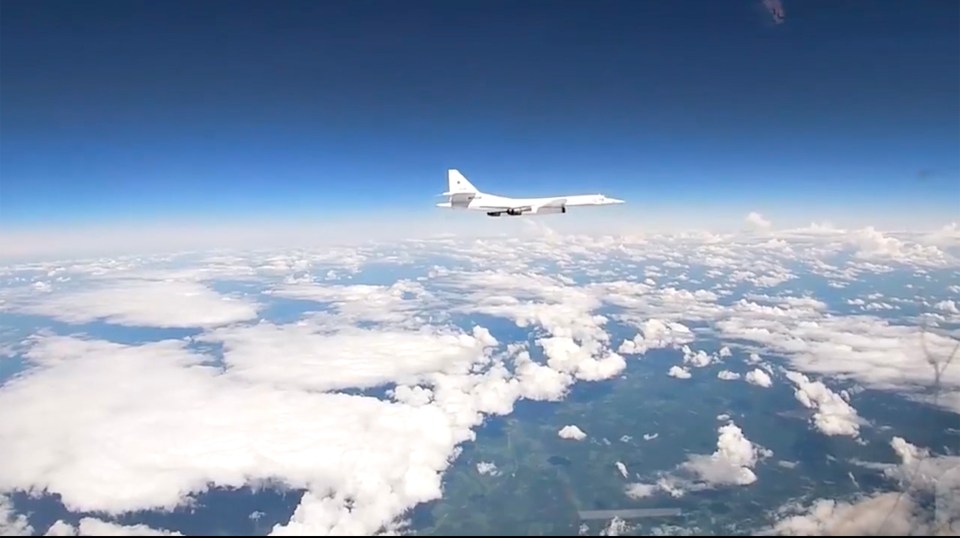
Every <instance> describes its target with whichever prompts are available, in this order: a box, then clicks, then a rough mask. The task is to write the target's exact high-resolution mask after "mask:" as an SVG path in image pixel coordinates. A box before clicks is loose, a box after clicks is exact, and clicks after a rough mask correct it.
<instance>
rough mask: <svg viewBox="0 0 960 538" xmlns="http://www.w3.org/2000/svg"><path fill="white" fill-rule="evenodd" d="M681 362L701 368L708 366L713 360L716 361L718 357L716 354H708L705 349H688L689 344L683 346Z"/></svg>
mask: <svg viewBox="0 0 960 538" xmlns="http://www.w3.org/2000/svg"><path fill="white" fill-rule="evenodd" d="M682 350H683V363H684V364H689V365H691V366H694V367H696V368H703V367H705V366H709V365H711V364H713V363H715V362H718V361H719V360H720V358H719V357H718V356H717V355H716V354H708V353H707V352H706V351H704V350H702V349H699V350H697V351H693V350H692V349H690V346H683V348H682Z"/></svg>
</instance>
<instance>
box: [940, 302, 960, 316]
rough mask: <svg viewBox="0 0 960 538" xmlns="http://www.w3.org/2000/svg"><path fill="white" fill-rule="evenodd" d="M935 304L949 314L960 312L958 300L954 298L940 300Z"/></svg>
mask: <svg viewBox="0 0 960 538" xmlns="http://www.w3.org/2000/svg"><path fill="white" fill-rule="evenodd" d="M933 306H934V308H936V309H937V310H940V311H941V312H947V313H948V314H960V308H957V303H956V301H954V300H952V299H948V300H945V301H940V302H938V303H936V304H935V305H933Z"/></svg>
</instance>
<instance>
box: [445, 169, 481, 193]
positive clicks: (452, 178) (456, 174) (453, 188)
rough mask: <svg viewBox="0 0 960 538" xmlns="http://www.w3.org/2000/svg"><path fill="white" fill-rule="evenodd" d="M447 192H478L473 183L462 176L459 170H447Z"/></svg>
mask: <svg viewBox="0 0 960 538" xmlns="http://www.w3.org/2000/svg"><path fill="white" fill-rule="evenodd" d="M447 192H448V193H449V194H473V193H477V192H480V191H478V190H477V188H476V187H474V186H473V183H470V181H469V180H468V179H467V178H465V177H463V174H461V173H460V171H459V170H455V169H452V168H451V169H450V170H447Z"/></svg>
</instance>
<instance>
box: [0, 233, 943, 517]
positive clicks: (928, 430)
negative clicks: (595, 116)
mask: <svg viewBox="0 0 960 538" xmlns="http://www.w3.org/2000/svg"><path fill="white" fill-rule="evenodd" d="M957 247H958V232H957V230H956V228H955V227H946V228H944V229H943V230H940V231H937V232H933V233H930V234H918V235H913V236H894V235H891V234H883V233H881V232H878V231H876V230H873V229H871V228H867V229H863V230H849V231H847V230H836V229H833V228H830V227H824V226H813V227H810V228H807V229H803V230H792V231H770V230H764V231H762V232H751V233H743V234H738V235H734V236H717V235H710V234H687V235H677V236H647V237H586V236H570V237H560V236H557V235H556V234H553V233H550V232H549V231H545V232H544V233H543V234H542V235H531V236H529V237H523V238H511V239H506V238H489V239H482V240H479V239H478V240H467V239H462V240H453V239H444V240H432V241H410V242H406V243H402V244H395V245H361V246H356V247H350V246H345V247H338V248H336V249H313V250H300V251H280V252H216V253H199V254H184V255H178V256H158V257H154V258H150V257H141V258H118V259H96V260H76V261H70V260H64V261H57V262H43V263H33V264H14V265H8V266H6V267H4V268H2V269H0V282H2V288H0V326H2V329H0V461H3V462H4V464H3V465H2V466H0V534H45V533H49V534H60V535H76V534H95V533H101V532H122V533H138V534H142V533H144V532H148V531H149V532H165V533H170V532H175V533H181V534H185V535H194V534H205V533H209V534H220V533H229V534H238V533H240V534H271V533H272V534H316V533H320V534H326V533H347V534H358V533H364V534H370V533H377V532H380V533H401V534H480V533H494V534H513V533H519V534H545V533H549V534H571V535H575V534H600V533H602V534H690V533H710V534H713V533H721V532H732V533H734V534H753V533H778V534H825V533H846V532H867V533H871V532H879V529H886V530H887V531H890V532H894V533H897V532H900V533H905V532H931V533H941V534H947V533H950V532H953V533H956V532H957V531H958V530H960V527H958V525H960V523H958V520H960V495H957V493H956V490H958V489H960V465H958V463H960V459H958V454H957V450H956V447H957V446H960V364H954V365H948V364H947V359H948V358H949V357H950V355H951V353H952V352H953V351H954V349H955V347H956V346H957V343H958V332H960V262H958V258H957V257H956V256H957V254H958V252H957ZM937 371H940V372H941V373H940V375H939V376H938V375H936V372H937ZM936 379H939V382H938V383H937V382H935V380H936ZM628 508H677V509H680V511H681V515H680V516H670V517H658V518H648V519H629V518H628V519H620V518H612V519H610V518H607V519H602V520H590V521H582V520H581V519H580V518H579V515H578V514H579V511H583V510H618V509H628Z"/></svg>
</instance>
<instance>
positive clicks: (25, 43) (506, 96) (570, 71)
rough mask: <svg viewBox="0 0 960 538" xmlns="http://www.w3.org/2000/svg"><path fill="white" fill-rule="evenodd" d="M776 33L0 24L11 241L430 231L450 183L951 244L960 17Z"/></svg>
mask: <svg viewBox="0 0 960 538" xmlns="http://www.w3.org/2000/svg"><path fill="white" fill-rule="evenodd" d="M783 7H784V11H785V18H784V20H783V21H782V23H780V24H776V23H775V22H774V21H773V18H772V17H771V15H770V14H769V13H768V12H767V10H766V9H765V8H764V6H763V4H762V3H760V2H755V1H747V0H744V1H727V2H709V1H703V0H698V1H670V2H607V1H599V2H589V3H588V2H573V1H570V2H546V1H527V2H501V1H482V2H481V1H463V2H403V3H400V2H373V1H362V0H354V1H350V2H312V1H284V2H263V1H259V2H245V1H234V2H229V3H226V2H197V3H176V4H172V3H166V2H146V1H110V2H108V1H94V2H82V3H79V2H66V1H60V2H51V1H40V2H9V1H7V2H4V3H3V5H2V10H3V11H2V17H0V25H2V28H0V30H2V31H0V45H2V46H0V48H2V50H3V53H2V56H0V72H2V85H3V91H2V94H0V104H2V107H0V119H2V122H0V129H2V132H0V139H2V144H0V225H2V226H3V227H4V228H7V229H8V230H31V229H39V228H44V229H49V228H57V227H62V228H70V227H75V226H85V225H106V226H109V225H111V224H119V223H130V222H144V223H152V224H153V225H163V224H164V223H178V222H186V221H198V220H204V219H207V220H216V221H237V222H240V221H245V220H248V219H258V220H260V221H270V220H272V219H277V220H280V219H291V218H292V219H296V218H300V217H303V218H311V219H316V218H321V217H318V215H328V216H336V217H337V218H352V217H358V218H365V217H366V216H369V215H377V214H389V213H390V212H395V211H399V210H400V209H398V208H402V210H403V211H406V212H408V213H423V214H429V213H431V212H436V211H438V210H436V209H435V208H434V207H433V203H434V202H436V201H437V200H436V198H435V195H436V194H438V193H440V192H442V191H443V190H444V187H445V177H444V173H445V170H446V169H447V168H448V167H456V168H459V169H461V170H462V171H463V172H464V173H465V174H466V175H467V176H468V177H469V178H470V179H471V180H473V181H474V183H476V184H477V185H478V186H479V187H480V188H481V189H485V190H491V191H494V192H500V193H504V194H514V193H516V194H518V195H539V194H559V193H561V192H568V191H576V192H598V191H599V192H605V193H607V194H610V195H614V196H618V197H622V198H626V199H627V200H628V202H629V204H628V206H625V207H624V208H623V209H622V210H621V211H623V212H625V213H624V214H630V212H631V211H636V212H638V214H639V213H645V212H650V211H653V210H654V208H655V210H656V211H660V212H664V213H669V212H670V211H671V210H673V209H679V208H683V209H684V210H685V211H688V212H691V213H697V214H701V215H703V214H706V215H710V214H721V213H724V212H727V211H732V212H741V211H747V210H754V209H756V210H761V211H762V212H763V213H764V214H765V215H768V216H770V217H771V218H772V219H773V220H774V221H776V220H777V217H778V215H785V214H790V215H791V216H792V217H793V218H794V219H795V220H798V221H804V220H805V221H810V220H820V219H822V218H824V217H830V216H836V217H837V218H838V219H839V218H842V217H844V216H845V215H846V216H849V215H851V214H854V215H858V216H862V218H863V220H864V224H880V225H882V224H883V219H884V218H886V217H889V216H890V215H892V214H897V215H899V216H900V220H899V221H897V222H909V221H910V219H911V218H914V217H911V216H910V215H915V218H916V219H918V222H920V221H922V222H923V223H924V224H926V223H940V222H942V223H946V222H949V220H950V219H951V218H956V215H957V213H958V209H960V152H958V148H960V127H958V122H960V119H958V118H960V100H958V98H957V96H958V95H960V60H958V57H960V53H958V49H957V43H958V40H960V31H958V28H960V24H958V21H960V4H957V3H956V2H944V1H939V0H937V1H911V2H871V3H862V2H837V1H833V0H830V1H814V0H806V1H804V2H792V1H790V0H785V1H784V3H783ZM738 214H739V213H738ZM808 216H809V218H806V217H808Z"/></svg>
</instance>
